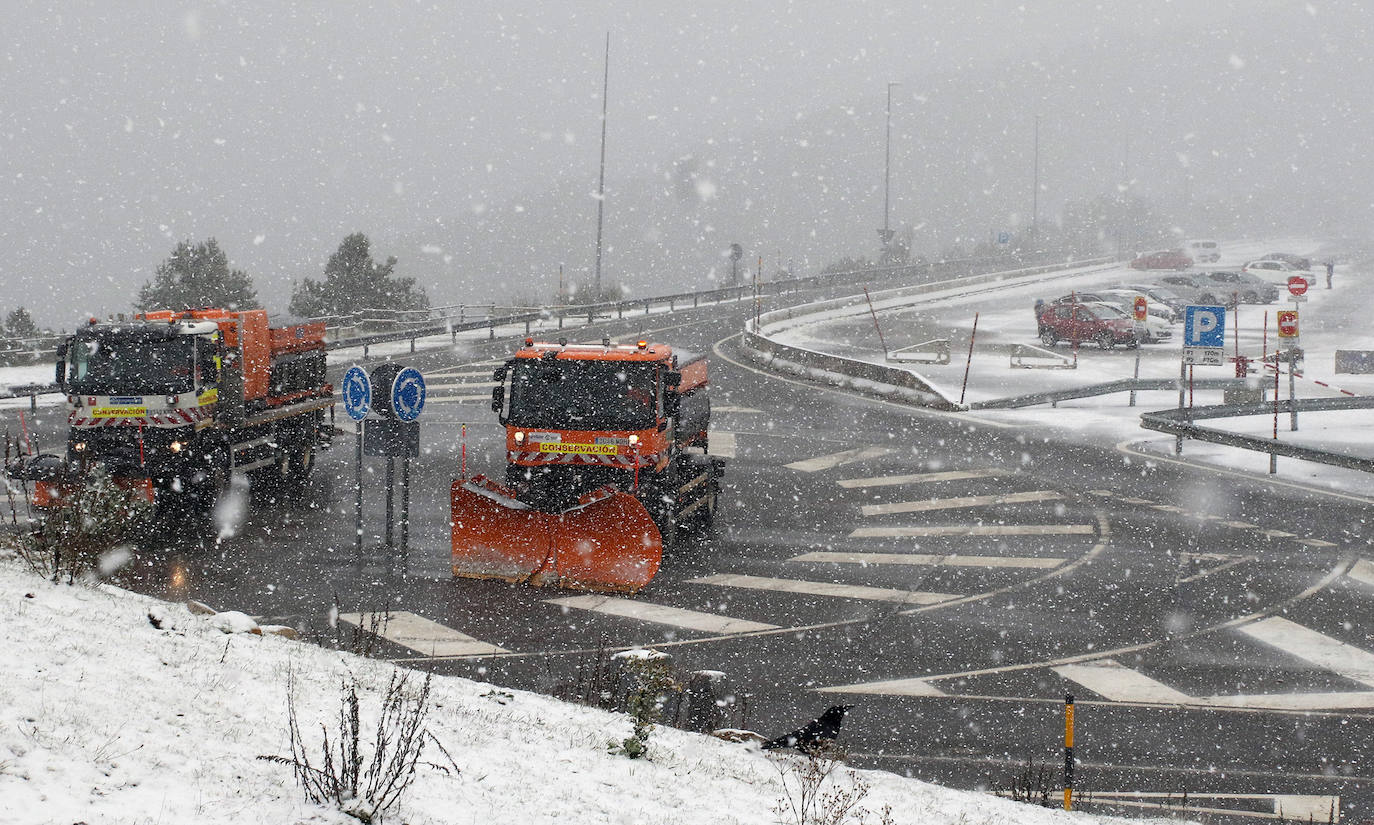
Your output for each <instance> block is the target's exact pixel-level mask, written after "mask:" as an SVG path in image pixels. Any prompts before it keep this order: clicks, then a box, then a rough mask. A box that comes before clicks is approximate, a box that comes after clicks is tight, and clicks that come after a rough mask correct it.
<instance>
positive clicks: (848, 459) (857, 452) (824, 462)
mask: <svg viewBox="0 0 1374 825" xmlns="http://www.w3.org/2000/svg"><path fill="white" fill-rule="evenodd" d="M895 452H897V451H896V450H895V449H893V448H892V447H855V448H854V449H852V450H844V451H842V452H838V453H831V454H829V455H821V456H816V457H815V458H808V459H804V460H802V461H794V462H792V463H791V464H788V465H785V466H786V467H787V468H788V469H789V470H800V471H801V472H803V473H816V472H820V471H821V470H829V469H830V468H832V467H839V466H840V465H842V464H853V463H854V462H856V461H866V460H867V459H870V458H877V457H878V456H884V455H887V454H888V453H895Z"/></svg>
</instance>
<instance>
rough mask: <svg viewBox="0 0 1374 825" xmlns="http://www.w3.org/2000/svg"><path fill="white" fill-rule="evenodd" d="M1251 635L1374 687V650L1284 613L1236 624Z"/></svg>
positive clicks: (1242, 631) (1286, 651) (1240, 629)
mask: <svg viewBox="0 0 1374 825" xmlns="http://www.w3.org/2000/svg"><path fill="white" fill-rule="evenodd" d="M1236 629H1237V630H1239V631H1240V632H1241V633H1244V634H1245V635H1247V636H1249V637H1250V638H1252V639H1254V640H1256V641H1258V642H1263V643H1264V644H1267V645H1269V646H1270V647H1275V648H1278V649H1279V650H1282V651H1283V652H1284V653H1287V654H1288V655H1290V656H1295V657H1297V658H1299V659H1302V660H1303V661H1305V662H1310V663H1312V664H1314V665H1316V666H1318V667H1321V668H1325V669H1326V670H1330V671H1332V672H1334V673H1337V674H1340V675H1341V676H1344V677H1345V678H1347V679H1349V680H1351V681H1352V682H1359V683H1360V684H1362V685H1368V686H1370V687H1374V654H1372V653H1369V652H1368V651H1365V650H1361V649H1360V648H1358V647H1355V646H1354V645H1348V644H1346V643H1345V642H1342V641H1339V640H1337V639H1333V638H1331V637H1330V636H1325V635H1323V634H1321V633H1318V632H1317V631H1315V630H1311V629H1309V628H1306V627H1303V626H1302V625H1300V624H1298V623H1297V622H1292V621H1289V620H1288V619H1285V618H1283V617H1281V616H1271V617H1269V618H1267V619H1262V620H1260V621H1258V622H1255V623H1254V624H1247V625H1242V626H1241V627H1238V628H1236Z"/></svg>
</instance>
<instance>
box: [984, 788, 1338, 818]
mask: <svg viewBox="0 0 1374 825" xmlns="http://www.w3.org/2000/svg"><path fill="white" fill-rule="evenodd" d="M998 795H999V796H1001V795H1002V792H1000V791H999V792H998ZM1008 795H1010V794H1009V793H1008ZM1092 801H1093V802H1094V803H1096V804H1099V805H1104V806H1106V807H1109V808H1115V807H1124V808H1146V809H1150V810H1153V811H1163V810H1164V809H1168V810H1169V811H1170V812H1181V813H1184V814H1186V815H1187V816H1189V817H1190V818H1191V817H1194V816H1195V815H1197V814H1218V815H1221V816H1224V817H1242V818H1245V817H1248V818H1251V819H1279V820H1283V821H1285V822H1335V821H1336V820H1337V819H1338V818H1339V816H1340V808H1341V798H1340V797H1339V796H1320V795H1315V794H1271V793H1264V794H1250V793H1195V792H1193V791H1189V792H1188V795H1187V798H1186V800H1185V799H1183V798H1182V797H1181V796H1180V795H1179V793H1178V792H1177V791H1099V790H1096V789H1094V790H1093V791H1092ZM1208 801H1210V802H1211V803H1212V804H1210V805H1207V804H1199V803H1205V802H1208ZM1222 804H1227V806H1228V807H1221V805H1222ZM1244 804H1248V805H1249V807H1248V808H1241V807H1231V806H1234V805H1244ZM1260 807H1264V808H1271V809H1272V812H1271V811H1270V810H1254V809H1255V808H1260Z"/></svg>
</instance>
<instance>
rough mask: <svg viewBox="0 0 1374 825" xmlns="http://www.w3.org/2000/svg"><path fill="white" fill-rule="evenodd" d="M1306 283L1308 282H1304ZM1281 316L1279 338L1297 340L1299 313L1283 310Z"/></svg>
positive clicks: (1279, 313)
mask: <svg viewBox="0 0 1374 825" xmlns="http://www.w3.org/2000/svg"><path fill="white" fill-rule="evenodd" d="M1304 283H1306V282H1304ZM1278 316H1279V337H1280V338H1297V337H1298V313H1296V312H1294V311H1293V310H1291V309H1281V310H1279V312H1278Z"/></svg>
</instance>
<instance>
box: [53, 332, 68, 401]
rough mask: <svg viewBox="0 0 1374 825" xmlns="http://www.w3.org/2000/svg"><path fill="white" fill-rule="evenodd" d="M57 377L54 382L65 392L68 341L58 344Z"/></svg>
mask: <svg viewBox="0 0 1374 825" xmlns="http://www.w3.org/2000/svg"><path fill="white" fill-rule="evenodd" d="M56 367H57V377H56V380H55V382H54V383H56V384H57V386H59V387H61V388H62V390H63V391H64V392H65V391H66V389H67V342H66V341H63V342H62V343H60V344H58V345H57V364H56Z"/></svg>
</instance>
